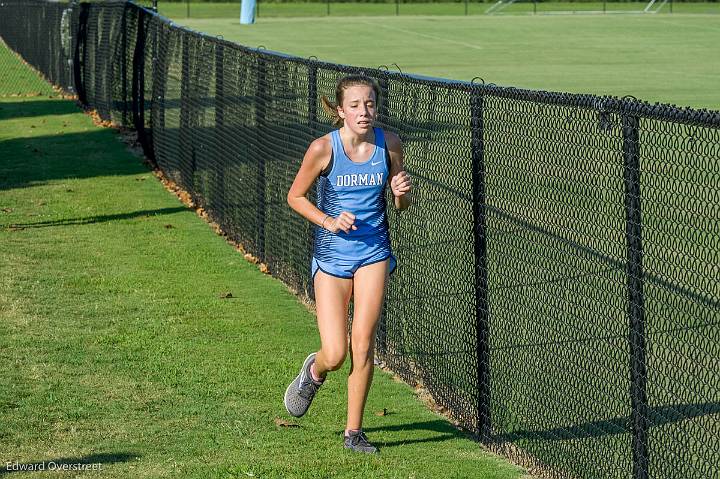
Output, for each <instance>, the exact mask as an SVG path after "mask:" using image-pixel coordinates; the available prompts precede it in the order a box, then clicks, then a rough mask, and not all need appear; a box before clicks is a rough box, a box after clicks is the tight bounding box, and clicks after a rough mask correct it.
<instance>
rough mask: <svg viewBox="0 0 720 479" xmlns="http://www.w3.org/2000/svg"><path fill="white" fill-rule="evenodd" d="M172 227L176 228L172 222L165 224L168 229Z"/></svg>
mask: <svg viewBox="0 0 720 479" xmlns="http://www.w3.org/2000/svg"><path fill="white" fill-rule="evenodd" d="M171 228H174V226H173V225H171V224H170V223H168V224H166V225H165V229H168V230H169V229H171Z"/></svg>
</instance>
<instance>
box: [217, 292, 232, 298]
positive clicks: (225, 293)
mask: <svg viewBox="0 0 720 479" xmlns="http://www.w3.org/2000/svg"><path fill="white" fill-rule="evenodd" d="M232 297H233V295H232V293H231V292H230V291H225V292H224V293H220V299H228V298H232Z"/></svg>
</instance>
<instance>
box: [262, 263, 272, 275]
mask: <svg viewBox="0 0 720 479" xmlns="http://www.w3.org/2000/svg"><path fill="white" fill-rule="evenodd" d="M260 271H261V272H262V273H265V274H270V270H269V269H268V267H267V265H266V264H265V263H260Z"/></svg>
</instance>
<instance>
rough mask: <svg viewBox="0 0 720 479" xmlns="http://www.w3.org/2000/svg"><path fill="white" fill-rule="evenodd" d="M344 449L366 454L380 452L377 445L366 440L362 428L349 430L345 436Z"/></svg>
mask: <svg viewBox="0 0 720 479" xmlns="http://www.w3.org/2000/svg"><path fill="white" fill-rule="evenodd" d="M345 449H352V450H353V451H356V452H365V453H368V454H378V453H379V452H380V451H378V448H377V447H375V446H373V445H372V444H370V443H369V442H368V438H367V436H366V435H365V433H364V432H363V430H362V429H360V430H359V431H350V433H349V436H345Z"/></svg>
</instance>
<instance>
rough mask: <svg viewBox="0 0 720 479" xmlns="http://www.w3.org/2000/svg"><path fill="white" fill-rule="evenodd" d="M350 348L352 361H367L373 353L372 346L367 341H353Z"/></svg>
mask: <svg viewBox="0 0 720 479" xmlns="http://www.w3.org/2000/svg"><path fill="white" fill-rule="evenodd" d="M351 347H352V356H353V359H354V360H368V359H370V358H371V357H373V354H374V352H375V351H374V345H373V344H371V343H370V341H368V340H358V341H353V342H352V346H351Z"/></svg>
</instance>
